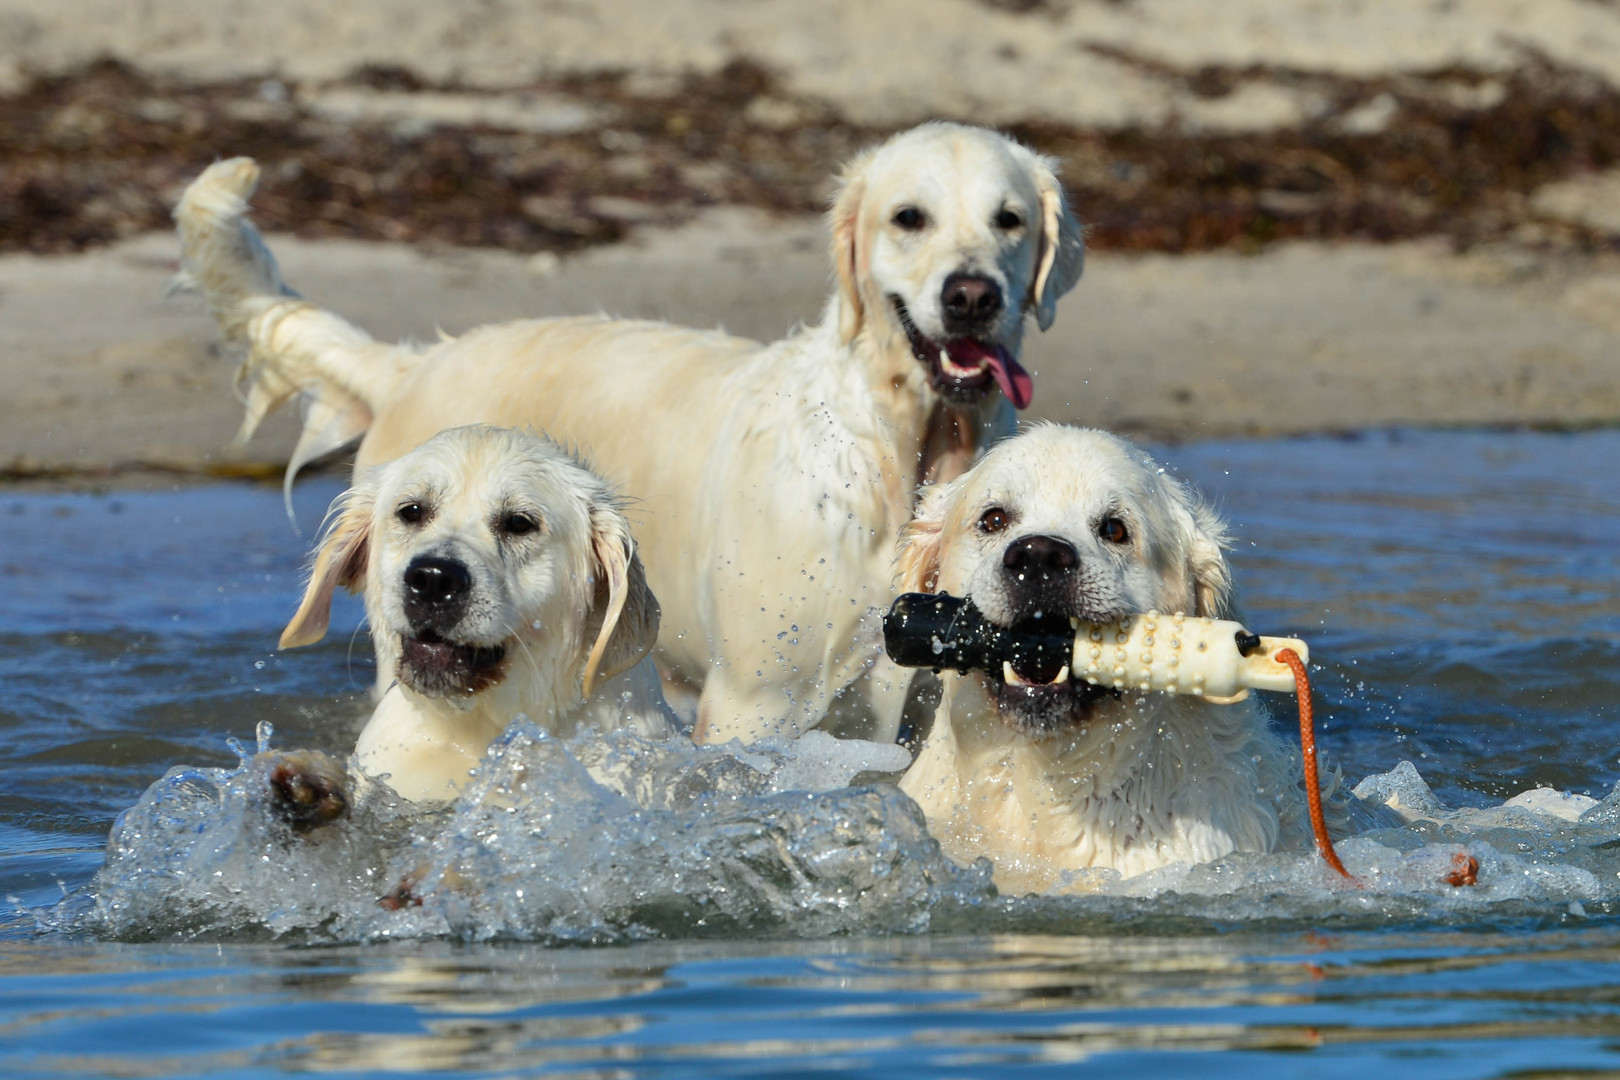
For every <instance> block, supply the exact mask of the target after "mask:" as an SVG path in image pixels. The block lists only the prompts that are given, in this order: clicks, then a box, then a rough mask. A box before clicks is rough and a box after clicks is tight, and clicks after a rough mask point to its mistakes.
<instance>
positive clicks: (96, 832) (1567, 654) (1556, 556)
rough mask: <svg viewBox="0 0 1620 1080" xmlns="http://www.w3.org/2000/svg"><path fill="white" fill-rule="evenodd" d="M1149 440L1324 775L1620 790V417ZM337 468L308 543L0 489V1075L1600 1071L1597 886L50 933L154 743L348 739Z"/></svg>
mask: <svg viewBox="0 0 1620 1080" xmlns="http://www.w3.org/2000/svg"><path fill="white" fill-rule="evenodd" d="M1159 453H1160V455H1161V456H1162V457H1163V458H1164V459H1165V460H1166V462H1167V463H1168V464H1169V465H1170V466H1171V467H1172V468H1173V469H1174V470H1175V471H1177V472H1180V473H1181V474H1183V475H1185V476H1188V477H1189V478H1191V479H1193V480H1195V481H1196V482H1197V483H1199V484H1200V485H1201V486H1202V487H1203V488H1204V489H1205V490H1206V491H1207V492H1208V493H1209V494H1210V496H1211V497H1212V498H1214V499H1215V500H1216V501H1217V503H1218V504H1219V505H1220V506H1221V508H1222V509H1223V511H1224V512H1225V513H1226V515H1227V516H1228V517H1229V518H1230V520H1231V521H1232V523H1233V526H1234V534H1235V541H1236V543H1235V550H1234V560H1235V563H1236V566H1237V574H1238V583H1239V588H1240V590H1241V595H1242V598H1243V603H1244V607H1245V611H1246V616H1247V619H1248V622H1249V624H1250V625H1251V626H1252V627H1253V628H1255V629H1257V630H1260V631H1261V632H1266V633H1288V634H1297V635H1299V636H1302V637H1305V638H1306V639H1307V640H1308V641H1309V642H1310V643H1311V646H1312V653H1313V660H1314V661H1315V662H1316V664H1317V665H1318V667H1319V671H1318V673H1317V681H1318V689H1319V695H1320V698H1321V719H1322V724H1321V726H1322V729H1323V730H1322V736H1321V738H1322V742H1323V744H1324V746H1325V748H1326V750H1327V751H1328V752H1329V753H1330V754H1332V755H1333V756H1334V757H1335V758H1336V759H1337V760H1338V761H1339V762H1340V763H1341V764H1342V766H1343V768H1344V771H1345V773H1346V774H1347V776H1348V777H1350V778H1351V780H1352V781H1353V780H1355V779H1358V778H1359V777H1361V776H1363V775H1367V774H1371V773H1377V772H1383V771H1386V770H1388V769H1390V768H1392V767H1393V766H1394V765H1396V764H1397V763H1398V762H1399V761H1401V760H1407V759H1409V760H1411V761H1413V762H1414V763H1416V764H1417V765H1418V766H1419V768H1420V769H1421V771H1422V773H1423V775H1424V776H1425V778H1427V779H1428V780H1429V782H1430V784H1431V785H1432V786H1433V787H1434V789H1435V791H1436V792H1437V793H1438V794H1439V795H1441V797H1442V798H1444V799H1445V800H1446V801H1448V802H1450V803H1452V804H1456V805H1476V806H1484V805H1487V804H1490V803H1493V802H1495V801H1499V800H1500V799H1501V798H1503V797H1505V796H1507V795H1510V794H1512V793H1514V792H1517V791H1521V790H1523V789H1525V788H1528V787H1533V786H1536V785H1539V784H1549V785H1552V786H1556V787H1560V788H1566V789H1573V790H1576V791H1580V792H1584V793H1587V794H1590V795H1593V796H1595V797H1601V796H1603V795H1605V794H1606V793H1608V792H1609V790H1610V789H1611V788H1612V787H1613V786H1614V784H1615V782H1616V780H1620V745H1617V744H1620V740H1617V739H1616V737H1615V736H1616V726H1615V723H1614V720H1615V707H1616V706H1615V702H1616V689H1617V685H1616V684H1617V680H1620V598H1617V596H1616V590H1615V588H1614V583H1615V582H1616V581H1617V580H1620V575H1617V570H1620V566H1617V560H1620V544H1617V541H1620V493H1617V491H1616V489H1615V485H1614V483H1613V481H1612V474H1611V469H1610V463H1611V462H1612V461H1614V460H1616V459H1617V457H1620V433H1617V432H1611V431H1592V432H1583V433H1578V434H1548V433H1530V432H1507V433H1505V432H1406V431H1399V432H1374V433H1368V434H1365V435H1362V436H1358V437H1356V438H1349V439H1339V438H1311V439H1294V440H1264V441H1262V440H1253V441H1247V440H1238V441H1229V442H1221V443H1193V444H1187V445H1180V446H1173V447H1163V448H1159ZM337 490H338V485H337V484H336V483H334V482H333V481H331V480H325V479H317V480H314V481H311V482H308V483H306V484H304V485H302V486H301V487H300V488H299V489H298V492H297V498H296V502H297V510H298V517H299V519H300V521H301V522H302V524H303V526H304V529H305V533H306V538H305V539H300V538H299V537H297V536H295V535H294V533H293V532H292V529H291V527H290V526H289V524H288V522H287V519H286V516H285V514H284V512H283V510H282V506H281V500H280V494H279V492H278V491H277V490H275V489H273V488H270V487H259V486H252V485H244V484H218V485H209V486H203V487H185V488H180V489H178V490H172V489H167V488H165V489H162V490H146V491H119V492H115V493H111V494H105V495H79V494H73V495H69V494H37V493H23V492H9V493H5V494H0V575H3V578H4V587H5V591H6V595H7V598H8V602H7V605H6V615H7V617H6V620H5V623H4V626H3V628H0V687H3V688H4V691H5V692H4V694H3V695H0V731H3V732H4V735H5V737H4V739H3V740H0V768H3V769H4V776H5V778H6V779H5V782H4V783H3V784H0V895H3V896H5V898H6V899H5V902H4V903H5V907H4V908H3V909H0V1075H6V1076H18V1077H25V1076H59V1075H63V1074H76V1075H106V1076H205V1075H206V1076H219V1075H228V1076H269V1075H278V1074H282V1073H286V1072H300V1073H308V1072H314V1073H327V1072H333V1073H336V1072H342V1073H359V1074H361V1075H406V1074H412V1073H423V1072H426V1073H438V1074H446V1075H454V1076H478V1077H484V1076H489V1077H494V1076H516V1075H548V1076H591V1077H608V1076H668V1077H726V1076H765V1075H773V1076H810V1075H828V1074H835V1075H849V1076H884V1077H899V1076H906V1077H910V1076H918V1077H988V1076H1024V1075H1030V1076H1034V1075H1065V1076H1067V1075H1075V1074H1081V1073H1084V1074H1093V1075H1100V1076H1115V1075H1131V1076H1143V1077H1146V1076H1177V1077H1179V1076H1189V1075H1208V1076H1217V1077H1219V1076H1244V1077H1246V1078H1253V1077H1262V1076H1263V1077H1272V1076H1277V1077H1283V1076H1287V1077H1293V1076H1310V1077H1339V1076H1343V1077H1352V1076H1354V1077H1363V1078H1364V1077H1368V1076H1378V1075H1391V1076H1412V1077H1422V1078H1425V1080H1442V1078H1449V1077H1510V1076H1511V1077H1532V1076H1538V1077H1540V1076H1546V1077H1550V1076H1570V1075H1582V1076H1584V1075H1600V1074H1620V1017H1617V1015H1616V1012H1617V1008H1620V966H1617V965H1616V963H1615V961H1616V959H1620V954H1617V950H1620V925H1617V923H1616V921H1615V919H1614V917H1613V916H1611V915H1608V914H1607V913H1606V912H1605V910H1603V909H1600V908H1598V907H1597V906H1594V907H1593V909H1592V910H1590V911H1588V910H1584V909H1581V907H1580V905H1570V906H1569V907H1568V908H1567V909H1566V908H1564V907H1562V906H1560V907H1557V908H1546V907H1543V908H1530V909H1525V908H1515V909H1512V910H1511V911H1506V910H1504V912H1503V913H1502V914H1500V915H1497V916H1485V917H1482V918H1475V919H1473V920H1471V921H1469V922H1467V923H1466V924H1465V925H1455V924H1448V925H1436V926H1433V927H1424V926H1421V925H1419V926H1413V925H1411V924H1410V923H1402V924H1401V925H1399V926H1398V927H1394V928H1392V929H1390V930H1387V931H1380V930H1378V929H1376V928H1373V929H1368V928H1366V927H1361V928H1358V929H1356V930H1354V931H1353V932H1343V931H1335V930H1333V929H1332V927H1331V926H1326V927H1320V928H1317V929H1309V928H1306V929H1301V926H1300V924H1299V922H1298V920H1293V921H1290V922H1289V923H1288V924H1287V925H1286V926H1285V927H1283V928H1282V929H1275V928H1268V927H1267V926H1266V925H1264V924H1263V923H1256V924H1255V925H1252V926H1244V925H1232V924H1230V923H1223V924H1221V925H1220V926H1211V925H1209V924H1207V923H1200V922H1199V921H1198V920H1189V919H1185V918H1180V919H1165V920H1163V921H1162V922H1154V921H1153V920H1151V919H1149V920H1146V921H1144V920H1140V919H1138V920H1128V921H1121V922H1120V924H1119V925H1118V926H1117V927H1112V928H1111V927H1110V925H1108V923H1107V922H1106V921H1099V920H1098V919H1096V918H1088V919H1086V920H1084V922H1083V923H1076V924H1074V925H1072V926H1065V925H1063V924H1062V919H1061V913H1060V915H1059V917H1057V918H1056V920H1055V921H1054V918H1053V917H1043V918H1041V919H1039V920H1035V919H1030V920H1026V921H1024V922H1020V921H1018V919H1016V918H1014V919H1012V920H1011V921H1009V919H1008V918H1006V917H1001V918H998V919H996V920H995V921H994V922H993V923H991V924H988V925H987V926H986V927H985V928H984V932H980V933H976V932H975V931H974V927H973V925H972V922H971V918H970V919H969V920H968V921H967V922H966V923H964V921H963V920H962V919H961V918H956V919H953V920H951V921H950V922H949V923H948V924H947V926H946V930H945V931H944V932H936V933H933V934H925V935H920V936H916V935H913V936H904V935H902V936H891V937H876V938H874V937H864V936H856V937H840V938H833V939H827V940H819V941H809V942H806V941H778V940H757V939H755V940H736V941H724V940H719V941H716V940H706V941H650V942H645V943H640V944H626V945H615V946H612V947H605V948H547V947H543V946H541V945H537V944H533V943H524V942H504V943H456V942H448V941H433V940H418V941H411V942H396V943H383V944H368V945H321V946H311V945H307V944H305V945H289V944H286V943H280V942H274V941H268V942H267V941H249V940H243V941H224V942H214V943H210V944H207V945H199V944H184V943H174V942H153V943H144V944H131V943H114V942H105V941H97V940H94V939H92V938H89V937H86V936H84V935H82V934H80V935H75V934H71V933H63V932H60V931H52V932H45V933H41V932H40V931H39V930H38V929H36V921H35V915H36V914H37V913H38V912H39V911H41V910H43V909H44V908H46V907H48V906H49V905H50V904H51V903H53V902H54V901H55V900H56V899H57V898H59V897H60V896H62V895H63V894H64V892H66V893H72V892H74V891H75V890H81V889H83V888H84V886H85V885H86V883H87V882H88V881H89V879H90V877H91V875H92V874H93V873H94V871H95V870H96V868H97V867H98V866H99V864H100V858H101V850H102V846H103V844H104V842H105V838H106V834H107V831H108V829H109V828H110V826H111V824H112V819H113V817H114V816H115V815H116V814H117V813H118V812H119V811H120V810H121V809H123V808H124V807H127V806H129V805H130V804H131V803H133V802H134V801H135V799H136V798H137V797H138V796H139V795H140V793H141V791H142V790H144V789H145V787H146V786H147V785H148V784H149V783H151V782H152V781H153V780H154V779H156V778H157V777H158V776H159V775H161V774H162V773H163V772H164V771H165V770H166V769H167V768H168V767H169V766H171V765H173V764H176V763H188V764H195V765H228V764H230V763H232V762H233V761H234V760H235V755H234V753H233V752H232V751H231V750H230V749H229V747H228V746H227V745H226V743H225V738H226V737H227V736H234V737H235V738H237V739H240V740H243V741H245V742H249V743H251V740H252V737H253V731H254V727H255V724H256V723H257V722H258V721H260V720H263V719H273V720H274V722H275V724H276V728H277V732H278V742H282V743H284V744H292V745H314V746H320V747H324V748H327V749H331V750H335V751H338V752H342V751H343V750H345V749H346V748H347V746H349V745H351V744H352V740H353V737H354V734H355V733H356V732H357V730H358V728H359V725H360V724H361V723H362V722H363V719H364V716H365V714H366V711H367V708H368V702H367V700H366V698H365V689H366V687H368V686H369V683H370V681H371V678H372V668H371V663H370V655H369V652H370V650H369V644H368V642H367V641H366V639H365V637H364V635H363V633H362V634H360V635H359V636H358V637H351V636H350V634H349V631H350V630H351V629H353V628H354V627H356V625H357V624H358V622H359V609H358V605H357V604H355V603H354V602H353V601H347V600H345V601H344V602H343V605H342V606H340V608H339V609H338V610H337V611H336V612H335V613H334V618H333V624H332V625H333V633H332V635H331V636H330V637H329V639H328V640H327V641H326V642H324V643H322V644H321V645H319V646H316V647H314V648H312V649H307V650H301V651H297V652H289V653H285V654H282V653H276V652H274V651H273V645H274V641H275V638H276V636H277V634H278V632H279V630H280V627H281V626H282V624H283V623H284V621H285V620H286V619H287V618H288V616H289V615H290V613H291V612H292V610H293V608H294V606H295V604H296V600H297V596H298V593H299V586H300V575H301V573H302V566H303V560H304V555H305V545H306V543H307V534H308V533H309V531H310V530H312V528H313V527H314V525H315V524H316V523H317V522H318V521H319V518H320V515H321V512H322V510H323V509H324V505H325V503H326V502H327V501H328V500H329V499H330V497H331V496H332V495H334V494H335V493H336V492H337ZM1615 842H1616V843H1620V836H1617V837H1616V841H1615ZM1307 921H1308V920H1307Z"/></svg>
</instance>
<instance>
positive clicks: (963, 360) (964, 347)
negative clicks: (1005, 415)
mask: <svg viewBox="0 0 1620 1080" xmlns="http://www.w3.org/2000/svg"><path fill="white" fill-rule="evenodd" d="M945 351H946V352H948V353H950V356H951V363H953V364H956V365H957V366H959V367H965V368H974V367H978V366H979V365H980V364H985V363H988V364H989V365H990V374H992V375H994V376H995V377H996V385H998V386H1000V387H1001V392H1002V393H1003V394H1005V395H1006V396H1007V400H1008V401H1010V402H1012V403H1013V408H1015V409H1025V408H1028V407H1029V402H1030V399H1031V398H1033V397H1034V396H1035V380H1033V379H1031V378H1030V377H1029V372H1027V371H1025V370H1024V369H1023V368H1022V367H1021V366H1020V365H1019V363H1018V361H1017V360H1014V359H1013V358H1012V356H1011V355H1010V354H1009V353H1008V352H1007V350H1006V349H1003V348H1002V347H1001V346H1000V345H996V346H992V347H988V348H987V347H986V346H985V345H984V344H982V343H981V342H977V341H974V340H973V339H972V338H958V339H956V340H955V341H952V342H950V343H949V344H947V345H946V346H945Z"/></svg>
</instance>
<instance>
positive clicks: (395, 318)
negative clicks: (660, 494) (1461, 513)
mask: <svg viewBox="0 0 1620 1080" xmlns="http://www.w3.org/2000/svg"><path fill="white" fill-rule="evenodd" d="M822 228H823V227H822V223H821V221H820V219H819V218H816V217H808V216H803V215H795V216H781V215H771V214H766V213H763V212H760V211H757V210H749V209H737V208H721V209H716V210H710V211H706V212H704V213H702V214H699V215H698V216H697V217H696V218H695V219H694V220H692V221H691V222H688V223H687V224H685V225H683V226H680V227H678V228H674V229H665V228H643V229H638V230H636V231H635V232H633V233H632V235H631V237H630V239H629V240H627V241H626V242H624V243H620V244H616V245H607V246H601V247H597V248H593V249H590V250H588V251H585V252H582V253H580V254H578V255H574V256H570V257H567V258H563V259H555V258H545V259H540V258H536V257H525V256H522V255H517V254H513V253H510V252H504V251H492V250H488V249H451V248H434V249H422V248H417V247H412V246H409V245H405V244H379V243H366V242H358V241H333V240H318V241H311V240H301V239H298V238H296V237H291V236H286V235H276V234H272V235H270V236H269V237H268V241H269V243H270V245H271V247H272V249H273V250H274V251H275V252H276V254H277V256H278V258H279V260H280V262H281V264H282V267H283V270H284V273H285V275H286V277H287V280H288V281H289V282H290V283H292V285H293V286H294V287H295V288H297V289H298V290H299V291H300V292H301V293H303V294H304V295H305V296H307V297H309V298H310V299H311V300H313V301H315V302H317V303H321V304H323V305H325V306H329V307H331V308H333V309H334V310H336V311H338V312H340V313H341V314H343V315H345V316H346V317H348V318H350V319H352V320H353V321H354V322H356V323H357V324H358V325H361V326H363V327H364V328H365V329H367V330H368V331H370V332H372V333H373V334H374V335H375V336H377V337H378V338H380V339H384V340H405V339H414V340H431V339H432V338H433V336H435V335H436V334H437V332H438V331H439V330H440V329H441V328H442V329H443V330H444V331H445V332H448V333H452V334H456V333H461V332H464V331H465V330H467V329H470V328H471V327H474V326H477V325H480V324H483V323H486V322H492V321H501V320H506V319H511V318H519V317H541V316H547V315H565V314H580V313H589V312H594V311H606V312H607V313H608V314H612V315H619V316H625V317H635V318H654V319H667V320H669V321H673V322H679V323H682V324H685V325H691V326H697V327H710V326H721V327H724V328H725V329H727V330H729V331H730V332H732V333H737V334H740V335H743V336H747V337H753V338H756V339H760V340H771V339H775V338H777V337H780V336H782V335H783V334H785V333H787V332H788V330H789V329H790V328H791V327H792V326H793V325H794V324H795V323H797V322H799V321H801V320H810V319H813V318H815V317H816V316H817V314H818V313H819V311H820V310H821V306H822V303H823V302H824V299H825V293H826V289H827V275H828V272H827V270H826V255H825V239H824V234H823V231H822ZM176 255H177V244H176V241H175V240H174V238H173V237H172V236H171V235H169V234H166V233H151V234H146V235H143V236H140V237H137V238H134V239H132V240H128V241H125V242H122V243H120V244H117V245H113V246H111V247H108V248H105V249H99V250H96V251H92V252H88V253H85V254H79V255H71V256H50V257H40V256H31V255H10V256H0V385H4V386H8V387H12V388H14V389H13V392H12V393H11V394H10V395H8V396H6V397H5V398H4V399H0V485H4V486H7V487H21V486H30V487H74V486H98V485H100V486H109V485H110V486H120V487H129V486H134V485H135V484H138V483H146V482H148V481H152V480H153V479H154V478H155V477H167V478H169V479H167V480H157V481H156V482H160V483H161V482H169V483H172V482H177V479H176V478H186V477H194V478H198V479H207V478H211V477H219V478H232V477H247V478H252V479H263V480H266V481H271V480H273V479H275V478H276V477H277V476H279V470H280V466H281V464H282V463H284V462H285V461H286V460H287V457H288V455H289V454H290V450H291V446H292V444H293V442H294V441H295V439H296V433H297V432H296V427H297V425H296V422H295V418H294V413H293V410H290V409H286V410H283V411H282V412H281V413H278V414H277V415H276V416H274V417H272V418H271V419H270V420H269V421H267V423H266V424H265V426H264V428H263V430H262V431H261V432H260V434H258V435H256V436H255V438H254V440H253V441H252V442H251V443H250V444H249V445H248V446H247V447H245V448H231V447H230V442H231V439H232V437H233V436H234V434H235V431H236V428H237V425H238V424H239V422H240V415H241V414H240V406H239V405H238V403H237V401H236V399H235V396H234V394H233V393H232V390H231V375H232V370H233V365H232V363H231V362H230V361H228V360H227V359H226V358H225V357H224V356H223V354H222V353H221V350H220V347H219V344H218V335H217V332H216V330H215V327H214V325H213V322H212V320H211V319H210V318H209V317H208V316H207V314H206V312H205V311H204V310H203V308H202V304H201V301H200V300H199V299H197V298H194V297H183V296H182V297H172V298H165V296H164V292H163V290H164V288H165V285H166V282H167V279H168V277H169V275H170V274H171V273H172V271H173V268H174V260H175V258H176ZM608 301H611V302H608ZM1024 363H1025V366H1026V367H1028V368H1029V369H1030V370H1031V372H1032V373H1033V375H1034V377H1035V401H1034V406H1033V407H1032V408H1031V409H1030V410H1029V411H1028V412H1026V413H1025V414H1024V418H1025V419H1052V420H1060V421H1067V422H1074V423H1080V424H1085V425H1089V426H1097V427H1103V428H1107V429H1109V430H1114V431H1119V432H1121V433H1123V434H1127V435H1131V436H1134V437H1138V438H1144V439H1147V440H1150V441H1155V442H1159V443H1175V442H1186V441H1196V440H1203V439H1209V438H1223V437H1266V436H1290V435H1300V434H1334V433H1344V432H1355V431H1363V430H1368V429H1377V428H1390V427H1442V428H1475V429H1480V428H1515V429H1517V428H1545V429H1564V430H1567V429H1578V428H1586V427H1600V426H1605V425H1609V424H1613V423H1617V422H1620V255H1609V254H1599V255H1566V256H1563V257H1560V258H1558V259H1549V258H1548V257H1547V256H1546V255H1545V254H1544V253H1536V252H1526V251H1524V250H1523V249H1520V248H1515V247H1512V246H1499V247H1495V248H1491V249H1483V248H1482V249H1476V250H1474V251H1471V252H1468V253H1465V254H1458V253H1456V252H1454V251H1452V250H1451V249H1450V248H1449V246H1448V245H1446V244H1445V243H1444V242H1442V241H1437V240H1421V241H1412V242H1405V243H1400V244H1389V245H1373V244H1353V243H1352V244H1313V243H1305V242H1299V243H1290V244H1279V245H1274V246H1272V247H1269V248H1267V249H1266V250H1264V251H1262V252H1260V253H1258V254H1253V255H1246V254H1240V253H1235V252H1228V251H1219V252H1210V253H1201V254H1196V255H1182V256H1171V255H1163V254H1118V253H1109V252H1100V253H1097V254H1096V255H1094V256H1093V257H1092V258H1091V259H1090V261H1089V264H1088V267H1087V271H1086V275H1085V277H1084V278H1083V279H1082V281H1081V283H1080V285H1079V286H1078V287H1077V288H1076V290H1075V291H1074V292H1073V293H1071V294H1070V295H1069V296H1067V297H1065V298H1064V300H1063V301H1062V302H1061V304H1060V306H1059V308H1058V318H1057V322H1056V323H1055V325H1054V326H1053V328H1052V329H1051V331H1049V332H1048V333H1045V334H1041V333H1038V332H1036V331H1034V330H1033V328H1032V329H1031V331H1030V333H1029V335H1028V337H1027V339H1026V345H1025V350H1024ZM143 471H144V472H146V473H149V474H150V475H146V476H140V475H139V474H142V473H143ZM138 476H139V478H138V479H136V478H137V477H138Z"/></svg>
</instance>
